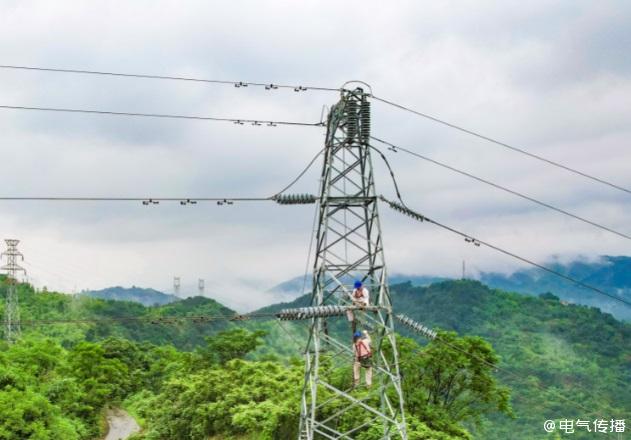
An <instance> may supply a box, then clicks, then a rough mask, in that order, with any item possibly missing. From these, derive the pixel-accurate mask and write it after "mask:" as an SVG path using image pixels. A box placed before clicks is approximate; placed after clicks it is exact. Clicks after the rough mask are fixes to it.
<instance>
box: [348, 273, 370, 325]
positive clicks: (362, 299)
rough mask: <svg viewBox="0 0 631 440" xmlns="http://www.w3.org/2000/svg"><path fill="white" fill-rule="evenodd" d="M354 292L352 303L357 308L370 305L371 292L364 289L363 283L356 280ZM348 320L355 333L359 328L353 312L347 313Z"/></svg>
mask: <svg viewBox="0 0 631 440" xmlns="http://www.w3.org/2000/svg"><path fill="white" fill-rule="evenodd" d="M353 287H354V290H353V292H352V293H351V295H350V297H351V298H350V299H351V303H352V305H353V306H355V307H359V308H364V307H367V306H369V305H370V292H368V289H366V288H365V287H364V285H363V284H362V282H361V281H359V280H356V281H355V283H354V284H353ZM346 318H347V319H348V320H349V321H350V322H351V325H352V327H353V333H354V332H355V329H356V327H357V323H356V322H355V315H354V314H353V311H352V310H347V311H346Z"/></svg>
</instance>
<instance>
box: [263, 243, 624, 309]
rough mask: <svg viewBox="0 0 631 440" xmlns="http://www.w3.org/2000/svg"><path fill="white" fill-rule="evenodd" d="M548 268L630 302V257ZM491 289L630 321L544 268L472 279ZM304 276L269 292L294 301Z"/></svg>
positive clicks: (611, 303) (432, 279)
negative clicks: (547, 296)
mask: <svg viewBox="0 0 631 440" xmlns="http://www.w3.org/2000/svg"><path fill="white" fill-rule="evenodd" d="M546 266H547V267H549V268H551V269H553V270H555V271H557V272H560V273H562V274H564V275H566V276H569V277H572V278H574V279H576V280H578V281H581V282H584V283H586V284H589V285H592V286H594V287H598V288H600V289H602V290H604V291H606V292H608V293H611V294H612V295H617V296H619V297H620V298H623V299H626V300H629V301H631V257H627V256H607V255H606V256H601V257H599V258H598V259H597V260H596V261H587V260H583V259H577V260H575V261H572V262H570V263H561V262H548V263H546ZM389 278H390V284H400V283H405V282H408V281H409V282H410V283H412V285H413V286H417V287H423V286H429V285H430V284H432V283H436V282H440V281H445V280H448V279H450V278H445V277H437V276H431V275H415V274H397V273H395V274H393V275H390V277H389ZM467 278H470V279H475V280H478V281H480V282H482V283H483V284H486V285H487V286H489V287H492V288H497V289H502V290H505V291H512V292H518V293H522V294H525V295H540V294H542V293H547V292H550V293H553V294H554V295H556V296H558V297H559V298H560V299H561V300H563V301H567V302H571V303H575V304H583V305H589V306H593V307H598V308H599V309H601V310H602V311H603V312H607V313H611V314H612V315H613V316H615V317H616V318H618V319H624V320H631V310H630V309H629V308H625V307H620V306H621V304H620V302H618V301H616V300H614V299H610V298H607V297H605V296H603V295H600V294H598V293H596V292H594V291H592V290H589V289H585V288H582V287H580V286H577V285H575V284H573V283H571V282H569V281H566V280H564V279H561V278H559V277H557V276H555V275H553V274H550V273H548V272H545V271H543V270H541V269H537V268H532V269H521V270H518V271H516V272H514V273H512V274H509V275H506V274H501V273H495V272H481V273H478V274H475V275H472V276H470V277H467ZM302 287H303V277H297V278H294V279H291V280H289V281H286V282H284V283H281V284H279V285H278V286H276V287H274V288H272V289H270V291H271V292H274V293H276V294H277V295H278V296H279V297H281V298H282V299H281V300H282V301H291V300H292V299H294V298H296V297H298V296H300V295H301V294H302V293H304V292H308V291H309V289H311V276H308V277H307V280H306V283H305V289H304V292H303V288H302Z"/></svg>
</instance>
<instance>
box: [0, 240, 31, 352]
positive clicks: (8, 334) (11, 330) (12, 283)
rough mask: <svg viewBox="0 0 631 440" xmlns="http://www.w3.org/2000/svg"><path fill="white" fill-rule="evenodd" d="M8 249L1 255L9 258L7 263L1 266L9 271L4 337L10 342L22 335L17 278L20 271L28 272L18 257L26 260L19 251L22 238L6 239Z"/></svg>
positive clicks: (1, 268)
mask: <svg viewBox="0 0 631 440" xmlns="http://www.w3.org/2000/svg"><path fill="white" fill-rule="evenodd" d="M4 241H5V242H6V244H7V250H6V251H5V252H3V253H2V254H1V255H0V257H6V258H7V264H5V265H4V266H2V267H0V270H4V271H6V272H7V277H8V278H7V283H8V287H7V296H6V301H5V306H4V322H5V327H4V338H5V339H6V340H7V341H8V342H9V343H12V342H15V341H16V340H17V339H18V338H19V337H20V333H21V331H20V308H19V305H18V293H17V286H16V284H17V280H16V276H17V273H18V272H24V273H26V270H24V268H22V267H21V266H20V265H19V264H18V263H17V260H18V258H21V259H22V260H24V256H23V255H22V254H21V253H20V251H18V248H17V246H18V243H20V240H13V239H6V240H4Z"/></svg>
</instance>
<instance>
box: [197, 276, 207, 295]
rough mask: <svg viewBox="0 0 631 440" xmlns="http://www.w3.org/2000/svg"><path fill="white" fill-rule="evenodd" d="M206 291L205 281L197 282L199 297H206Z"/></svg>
mask: <svg viewBox="0 0 631 440" xmlns="http://www.w3.org/2000/svg"><path fill="white" fill-rule="evenodd" d="M205 289H206V284H205V282H204V280H203V279H201V278H200V279H199V280H197V291H198V293H199V296H204V290H205Z"/></svg>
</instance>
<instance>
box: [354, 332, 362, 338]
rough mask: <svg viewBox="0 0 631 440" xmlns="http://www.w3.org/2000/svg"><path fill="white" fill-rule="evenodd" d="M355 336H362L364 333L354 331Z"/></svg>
mask: <svg viewBox="0 0 631 440" xmlns="http://www.w3.org/2000/svg"><path fill="white" fill-rule="evenodd" d="M353 336H354V337H355V338H361V337H362V333H361V332H355V333H353Z"/></svg>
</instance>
